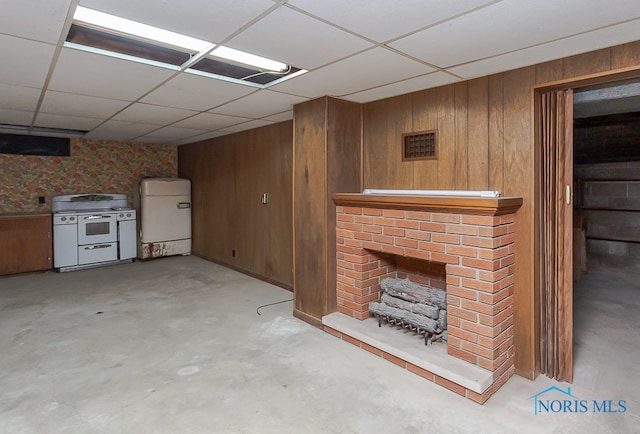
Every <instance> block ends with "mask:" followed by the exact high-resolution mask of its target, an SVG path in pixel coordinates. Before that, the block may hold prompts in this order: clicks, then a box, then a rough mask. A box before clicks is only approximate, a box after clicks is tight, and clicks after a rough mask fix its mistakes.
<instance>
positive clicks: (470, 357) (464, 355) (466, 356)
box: [447, 341, 478, 365]
mask: <svg viewBox="0 0 640 434" xmlns="http://www.w3.org/2000/svg"><path fill="white" fill-rule="evenodd" d="M465 343H466V341H462V344H463V345H464V344H465ZM469 345H473V344H469ZM447 354H449V355H451V356H455V357H457V358H459V359H462V360H465V361H467V362H469V363H473V364H474V365H475V364H477V363H478V356H477V355H476V354H473V353H472V352H469V351H467V350H465V349H464V348H457V347H452V346H447Z"/></svg>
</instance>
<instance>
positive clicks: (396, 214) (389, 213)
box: [382, 209, 405, 219]
mask: <svg viewBox="0 0 640 434" xmlns="http://www.w3.org/2000/svg"><path fill="white" fill-rule="evenodd" d="M382 216H383V217H390V218H401V219H404V218H405V215H404V211H402V210H398V209H385V210H382Z"/></svg>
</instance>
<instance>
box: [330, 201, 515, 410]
mask: <svg viewBox="0 0 640 434" xmlns="http://www.w3.org/2000/svg"><path fill="white" fill-rule="evenodd" d="M334 202H335V203H336V205H337V207H336V213H337V214H336V221H337V224H336V235H337V236H336V253H337V270H336V272H337V288H336V294H337V310H338V312H336V313H333V314H330V315H327V316H325V317H324V318H323V327H324V329H325V330H326V331H327V332H330V333H332V334H334V335H336V336H338V337H341V338H343V339H344V340H347V341H349V342H351V343H354V344H355V345H358V346H360V347H362V348H365V349H367V350H369V351H371V352H373V353H374V354H378V355H380V356H382V357H384V358H386V359H389V360H391V361H393V362H395V363H396V364H398V365H400V366H403V367H405V368H407V369H409V370H411V371H413V372H415V373H417V374H419V375H422V376H423V377H425V378H428V379H431V380H432V381H434V382H436V383H438V384H441V385H443V386H445V387H448V388H449V389H451V390H453V391H455V392H457V393H459V394H461V395H463V396H466V397H468V398H470V399H473V400H474V401H476V402H480V403H483V402H485V401H486V400H487V399H488V398H489V397H490V396H491V395H492V394H493V393H495V391H496V390H497V389H498V388H499V387H500V386H502V384H504V383H505V382H506V381H507V380H508V379H509V378H510V377H511V375H513V372H514V366H513V359H514V348H513V281H514V279H513V274H514V268H515V267H514V261H515V257H514V251H515V249H514V243H515V213H516V211H517V209H518V208H519V207H520V205H521V204H522V199H521V198H501V197H494V198H486V197H464V196H463V197H460V196H456V197H438V196H417V195H416V196H412V195H385V194H374V195H371V194H366V195H365V194H335V195H334ZM409 262H422V263H427V264H434V267H435V269H437V267H438V266H440V267H441V269H443V270H444V276H443V280H444V286H445V287H446V310H447V328H448V330H447V334H448V336H447V343H446V355H444V358H443V359H442V361H441V362H438V363H434V362H433V361H430V360H429V358H430V357H431V356H429V355H428V354H425V355H422V354H417V353H415V352H413V350H404V349H400V350H397V351H395V350H394V348H393V344H387V343H380V342H382V341H380V339H379V338H377V337H375V335H374V336H373V337H371V338H369V337H367V336H369V331H366V332H365V331H362V330H364V329H361V328H360V327H361V326H360V325H359V324H357V323H359V322H361V321H364V322H366V321H367V320H369V321H373V322H376V321H375V320H374V319H372V318H370V317H371V313H370V306H371V304H372V303H379V302H380V300H381V298H382V289H381V282H382V281H383V280H384V279H385V278H399V277H400V278H405V277H407V276H408V277H409V280H414V279H413V277H412V276H413V275H416V276H418V277H419V276H420V274H421V273H413V272H411V271H409V272H408V273H407V272H406V270H404V271H402V270H401V269H402V268H404V267H406V264H407V263H409ZM399 264H401V266H399ZM399 270H401V272H400V275H399V274H398V273H399ZM416 280H418V279H416ZM436 280H437V279H436ZM374 306H376V305H375V304H374ZM371 328H375V327H371ZM376 345H377V346H376ZM378 347H382V348H378ZM438 357H440V356H437V357H436V358H438ZM423 359H424V360H423ZM456 366H459V367H456ZM452 367H453V368H452Z"/></svg>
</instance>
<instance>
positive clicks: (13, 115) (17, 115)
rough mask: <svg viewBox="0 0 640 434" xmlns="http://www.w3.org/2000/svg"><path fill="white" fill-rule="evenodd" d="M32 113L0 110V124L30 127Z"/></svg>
mask: <svg viewBox="0 0 640 434" xmlns="http://www.w3.org/2000/svg"><path fill="white" fill-rule="evenodd" d="M32 119H33V112H30V111H21V110H9V109H4V108H0V124H10V125H31V120H32Z"/></svg>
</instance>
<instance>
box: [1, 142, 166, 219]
mask: <svg viewBox="0 0 640 434" xmlns="http://www.w3.org/2000/svg"><path fill="white" fill-rule="evenodd" d="M145 176H154V177H155V176H158V177H162V176H167V177H176V176H178V148H177V146H174V145H153V144H142V143H124V142H116V141H107V140H87V139H72V140H71V156H70V157H39V156H31V155H10V154H0V214H2V213H16V212H34V211H43V212H49V211H51V197H52V196H55V195H59V194H76V193H125V194H127V195H128V197H129V204H131V201H132V196H131V193H132V191H133V188H134V186H136V185H137V183H138V181H139V180H140V179H141V178H143V177H145ZM38 196H44V197H45V198H46V203H45V204H38Z"/></svg>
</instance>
